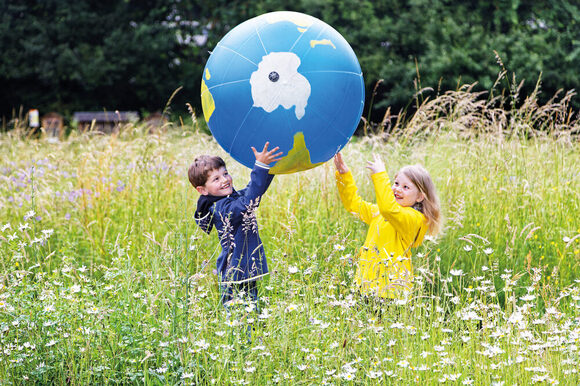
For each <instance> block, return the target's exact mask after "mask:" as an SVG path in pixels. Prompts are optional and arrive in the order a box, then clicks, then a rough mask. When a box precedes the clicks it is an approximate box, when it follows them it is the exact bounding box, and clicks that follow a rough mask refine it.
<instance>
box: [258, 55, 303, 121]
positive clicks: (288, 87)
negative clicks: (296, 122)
mask: <svg viewBox="0 0 580 386" xmlns="http://www.w3.org/2000/svg"><path fill="white" fill-rule="evenodd" d="M299 66H300V58H299V57H298V56H297V55H296V54H294V53H292V52H272V53H270V54H268V55H266V56H264V57H262V61H261V62H260V63H259V64H258V69H257V70H256V71H254V72H253V73H252V76H251V77H250V86H251V88H252V99H253V100H254V106H255V107H261V108H263V109H264V110H265V111H266V112H268V113H271V112H272V111H274V110H276V109H277V108H278V107H279V106H282V107H284V108H285V109H290V108H291V107H292V106H295V107H296V108H295V110H294V111H295V114H296V118H298V119H301V118H302V117H303V116H304V114H305V113H306V105H307V104H308V98H309V97H310V83H309V82H308V80H307V79H306V78H305V77H304V76H303V75H302V74H300V73H299V72H298V67H299Z"/></svg>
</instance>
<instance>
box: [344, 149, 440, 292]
mask: <svg viewBox="0 0 580 386" xmlns="http://www.w3.org/2000/svg"><path fill="white" fill-rule="evenodd" d="M334 165H335V166H336V184H337V186H338V192H339V194H340V199H341V201H342V203H343V205H344V207H345V208H346V210H348V211H349V212H351V213H353V214H354V215H356V216H358V217H359V218H360V219H361V220H362V221H364V222H365V223H367V224H368V225H369V230H368V232H367V236H366V240H365V243H364V245H363V247H362V248H361V249H360V253H359V260H358V267H357V271H356V275H355V281H356V284H357V286H358V288H359V290H360V292H361V293H362V294H363V295H375V296H379V297H381V298H404V297H406V295H407V294H408V292H409V291H410V290H411V288H412V286H413V266H412V264H411V252H410V249H411V247H418V246H419V245H421V243H422V242H423V237H424V236H425V233H426V232H427V231H429V233H430V234H431V235H436V234H437V233H438V232H439V228H440V225H441V224H440V223H441V216H440V208H439V199H438V198H437V192H436V191H435V185H434V184H433V181H432V180H431V177H430V176H429V173H428V172H427V171H426V170H425V169H424V168H423V167H421V166H419V165H413V166H405V167H404V168H402V169H401V170H399V172H398V173H397V174H396V175H395V181H394V183H393V185H392V186H390V181H389V176H388V175H387V173H386V171H385V165H384V164H383V162H382V161H381V159H380V158H379V157H378V156H377V155H376V154H375V155H374V161H368V162H367V169H369V170H370V171H371V178H372V180H373V184H374V187H375V194H376V198H377V203H376V204H371V203H368V202H366V201H363V200H362V198H361V197H360V196H359V195H358V193H357V188H356V185H355V182H354V179H353V176H352V174H351V173H350V171H349V168H348V166H347V165H346V163H345V162H344V161H343V159H342V155H341V154H340V153H338V154H336V156H335V157H334Z"/></svg>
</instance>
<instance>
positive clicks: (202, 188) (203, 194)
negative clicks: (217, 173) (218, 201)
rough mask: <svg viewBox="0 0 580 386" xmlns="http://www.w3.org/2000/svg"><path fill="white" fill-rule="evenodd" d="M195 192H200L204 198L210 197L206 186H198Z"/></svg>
mask: <svg viewBox="0 0 580 386" xmlns="http://www.w3.org/2000/svg"><path fill="white" fill-rule="evenodd" d="M195 190H197V191H198V192H199V194H201V195H202V196H207V195H208V192H207V189H206V188H205V186H196V187H195Z"/></svg>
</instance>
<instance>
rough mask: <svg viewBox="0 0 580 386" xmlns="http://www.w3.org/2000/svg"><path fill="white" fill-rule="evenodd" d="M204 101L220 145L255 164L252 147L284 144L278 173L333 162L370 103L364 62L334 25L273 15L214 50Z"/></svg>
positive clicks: (235, 33) (204, 82)
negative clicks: (367, 103)
mask: <svg viewBox="0 0 580 386" xmlns="http://www.w3.org/2000/svg"><path fill="white" fill-rule="evenodd" d="M201 100H202V107H203V113H204V116H205V119H206V121H207V123H208V126H209V128H210V130H211V132H212V134H213V136H214V137H215V139H216V140H217V142H218V143H219V144H220V145H221V147H223V148H224V150H225V151H227V152H228V153H229V154H230V155H231V156H232V157H233V158H234V159H235V160H237V161H238V162H240V163H242V164H243V165H245V166H247V167H250V168H251V167H253V165H254V162H255V157H254V153H253V152H252V150H251V148H250V147H251V146H253V147H255V148H256V149H258V150H261V149H262V148H263V146H264V143H266V141H268V142H270V148H273V147H274V146H279V147H280V150H281V151H283V152H284V155H283V158H282V159H281V160H280V161H278V162H277V163H276V164H274V165H273V167H272V168H271V169H270V173H273V174H284V173H293V172H297V171H301V170H307V169H310V168H313V167H315V166H317V165H319V164H321V163H323V162H326V161H328V160H329V159H331V158H332V157H333V156H334V154H336V153H337V152H338V151H339V150H340V149H342V148H343V147H344V145H346V143H347V142H348V141H349V139H350V137H351V136H352V134H353V133H354V130H355V129H356V127H357V125H358V123H359V120H360V117H361V113H362V109H363V105H364V83H363V76H362V72H361V69H360V65H359V63H358V60H357V58H356V55H355V54H354V52H353V50H352V48H351V47H350V46H349V44H348V43H347V41H346V40H345V39H344V38H343V37H342V36H341V35H340V34H339V33H338V32H337V31H336V30H334V29H333V28H332V27H330V26H329V25H328V24H326V23H324V22H322V21H320V20H318V19H316V18H314V17H311V16H308V15H304V14H301V13H296V12H273V13H268V14H264V15H261V16H258V17H255V18H253V19H250V20H248V21H246V22H244V23H242V24H240V25H238V26H237V27H235V28H234V29H232V30H231V31H230V32H229V33H228V34H227V35H226V36H225V37H224V38H223V39H222V40H221V41H220V42H219V43H218V44H217V46H216V47H215V48H214V49H213V51H212V53H211V55H210V57H209V59H208V61H207V64H206V66H205V69H204V72H203V78H202V83H201Z"/></svg>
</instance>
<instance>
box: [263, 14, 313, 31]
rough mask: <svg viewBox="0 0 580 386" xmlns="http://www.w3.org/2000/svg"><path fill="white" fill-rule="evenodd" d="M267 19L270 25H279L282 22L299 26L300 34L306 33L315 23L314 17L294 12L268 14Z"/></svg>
mask: <svg viewBox="0 0 580 386" xmlns="http://www.w3.org/2000/svg"><path fill="white" fill-rule="evenodd" d="M265 17H266V20H267V21H268V23H270V24H274V23H279V22H281V21H289V22H291V23H294V24H296V25H297V26H298V32H300V33H303V32H304V31H306V30H307V29H308V27H310V26H311V25H312V23H313V22H314V19H313V18H312V17H309V16H308V15H303V14H299V13H294V12H272V13H268V14H266V15H265Z"/></svg>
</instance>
